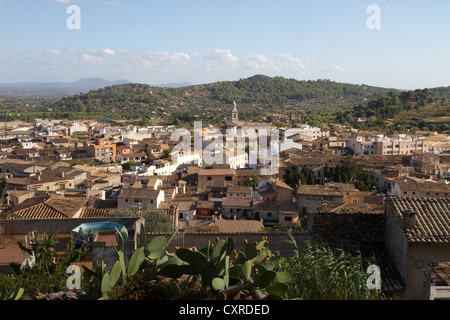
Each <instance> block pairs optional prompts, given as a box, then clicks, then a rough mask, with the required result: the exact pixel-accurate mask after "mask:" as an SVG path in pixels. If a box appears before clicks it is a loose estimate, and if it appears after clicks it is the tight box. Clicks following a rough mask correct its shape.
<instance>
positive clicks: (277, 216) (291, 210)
mask: <svg viewBox="0 0 450 320" xmlns="http://www.w3.org/2000/svg"><path fill="white" fill-rule="evenodd" d="M252 218H253V219H254V220H261V221H262V222H263V223H264V225H266V226H273V225H287V226H293V225H294V224H295V223H297V221H298V219H299V212H298V208H297V205H296V203H294V202H279V201H276V200H275V201H274V200H268V201H254V203H253V206H252Z"/></svg>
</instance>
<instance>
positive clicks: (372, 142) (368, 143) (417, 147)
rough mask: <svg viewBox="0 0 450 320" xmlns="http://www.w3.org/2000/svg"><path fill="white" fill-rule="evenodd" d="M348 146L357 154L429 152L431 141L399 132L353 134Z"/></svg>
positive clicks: (381, 154)
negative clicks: (395, 133)
mask: <svg viewBox="0 0 450 320" xmlns="http://www.w3.org/2000/svg"><path fill="white" fill-rule="evenodd" d="M347 147H349V148H350V149H352V150H353V152H354V153H355V154H357V155H380V156H383V155H400V154H402V155H403V154H404V155H407V154H413V153H427V152H429V147H430V143H429V142H428V140H426V139H425V138H420V137H419V138H417V137H411V136H407V135H406V134H399V135H397V136H395V137H387V136H384V135H368V136H358V135H357V136H352V137H350V139H349V140H348V142H347Z"/></svg>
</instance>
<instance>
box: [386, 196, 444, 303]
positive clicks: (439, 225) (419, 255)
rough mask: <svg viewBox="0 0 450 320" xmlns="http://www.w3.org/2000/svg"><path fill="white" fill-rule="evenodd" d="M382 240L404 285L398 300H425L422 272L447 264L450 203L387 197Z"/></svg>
mask: <svg viewBox="0 0 450 320" xmlns="http://www.w3.org/2000/svg"><path fill="white" fill-rule="evenodd" d="M385 239H386V240H385V242H386V246H387V249H388V253H389V256H390V257H391V259H392V261H393V262H394V265H395V268H396V270H397V272H398V273H399V275H400V277H401V279H402V280H403V282H404V283H405V289H404V292H403V293H402V298H403V299H405V300H415V299H428V297H426V296H424V283H425V281H426V276H425V272H424V270H427V268H428V267H429V265H430V263H432V262H448V261H450V200H449V199H442V198H433V197H428V198H410V197H407V198H403V197H402V198H401V197H394V196H391V197H389V198H388V199H387V200H386V229H385ZM425 284H426V283H425ZM428 285H429V284H428Z"/></svg>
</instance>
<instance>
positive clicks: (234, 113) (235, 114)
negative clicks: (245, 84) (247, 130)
mask: <svg viewBox="0 0 450 320" xmlns="http://www.w3.org/2000/svg"><path fill="white" fill-rule="evenodd" d="M231 123H232V124H235V125H237V124H238V123H239V113H238V110H237V107H236V101H233V110H231Z"/></svg>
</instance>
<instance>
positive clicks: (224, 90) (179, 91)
mask: <svg viewBox="0 0 450 320" xmlns="http://www.w3.org/2000/svg"><path fill="white" fill-rule="evenodd" d="M392 90H394V89H386V88H378V87H371V86H367V85H353V84H345V83H337V82H333V81H329V80H317V81H298V80H294V79H285V78H282V77H273V78H272V77H267V76H263V75H256V76H253V77H250V78H246V79H240V80H238V81H223V82H217V83H210V84H204V85H187V86H182V87H175V88H171V87H156V86H149V85H146V84H136V83H129V84H121V85H114V86H109V87H105V88H101V89H98V90H93V91H90V92H88V93H84V94H76V95H73V96H70V97H64V98H62V99H61V100H59V101H57V102H53V103H50V104H48V105H46V108H47V110H51V111H52V112H76V113H86V112H89V113H92V112H93V113H104V114H109V117H124V116H125V117H127V118H148V119H153V120H161V119H163V120H168V119H174V118H176V119H179V120H180V121H185V122H191V121H193V120H194V119H196V118H197V119H202V120H203V121H208V119H209V120H211V121H213V120H215V121H216V122H217V121H218V120H219V121H220V120H223V119H225V118H227V117H228V114H229V111H230V106H231V104H232V102H233V101H236V102H237V103H238V106H239V111H240V116H241V118H242V119H247V120H255V121H260V120H261V118H262V117H264V116H266V115H267V114H269V113H287V112H292V113H299V112H306V113H319V112H324V111H333V110H336V109H338V108H339V109H348V108H351V107H353V106H354V105H357V104H359V103H364V102H366V101H369V100H371V99H375V98H378V97H380V96H382V95H383V94H388V93H389V92H390V91H392ZM42 111H45V110H42Z"/></svg>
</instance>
